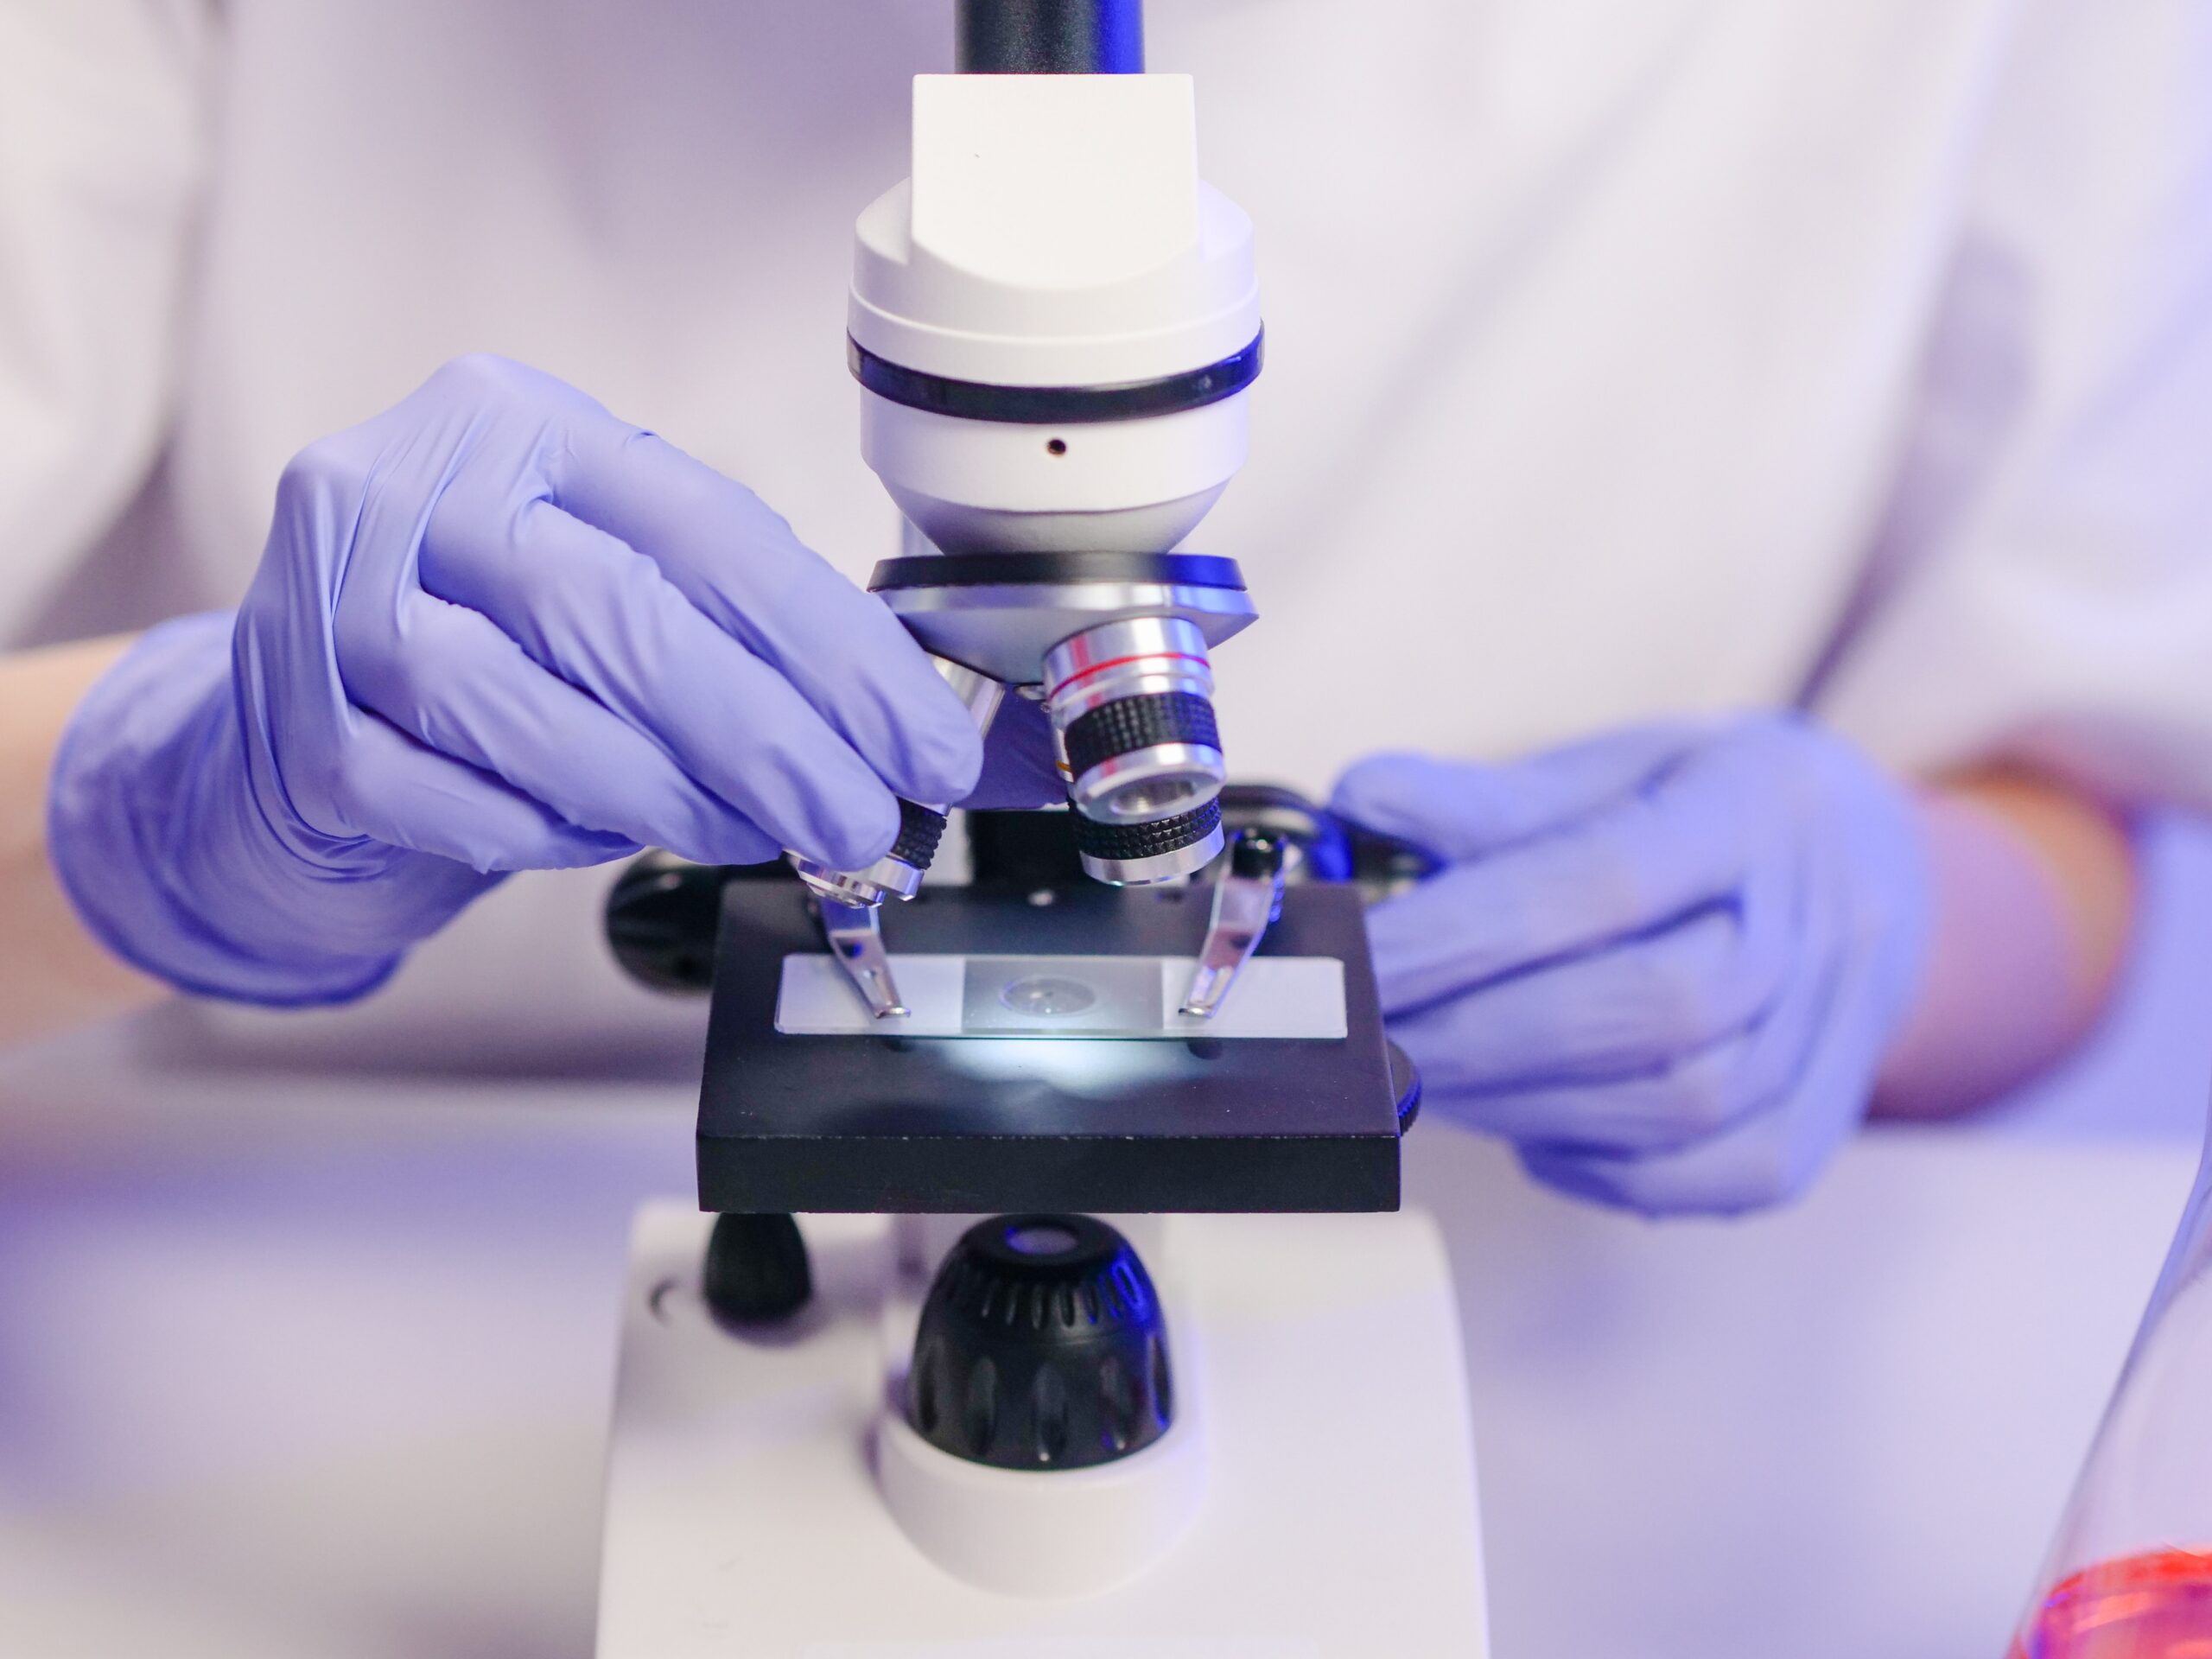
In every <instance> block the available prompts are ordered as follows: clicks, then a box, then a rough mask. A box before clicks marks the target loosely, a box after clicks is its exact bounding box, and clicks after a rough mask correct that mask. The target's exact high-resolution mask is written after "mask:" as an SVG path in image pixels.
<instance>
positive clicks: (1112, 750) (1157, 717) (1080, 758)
mask: <svg viewBox="0 0 2212 1659" xmlns="http://www.w3.org/2000/svg"><path fill="white" fill-rule="evenodd" d="M1045 685H1046V702H1047V705H1048V707H1049V708H1050V709H1051V711H1052V727H1053V729H1054V730H1055V731H1056V732H1057V733H1058V734H1059V740H1060V744H1061V747H1062V750H1063V752H1064V753H1065V757H1066V760H1067V764H1068V777H1069V785H1068V798H1069V799H1070V800H1071V801H1072V802H1073V803H1074V804H1075V809H1076V810H1077V812H1078V813H1079V814H1081V815H1082V816H1083V817H1087V818H1090V819H1091V820H1092V821H1093V822H1095V823H1106V824H1147V823H1156V822H1158V821H1159V820H1160V819H1163V818H1171V817H1181V816H1183V815H1185V814H1188V813H1191V812H1193V811H1195V810H1198V808H1200V807H1202V806H1204V805H1205V804H1206V803H1207V802H1209V801H1211V800H1212V799H1213V798H1214V797H1215V796H1216V795H1217V794H1219V793H1220V791H1221V785H1222V781H1223V779H1224V776H1225V763H1224V760H1223V759H1222V752H1221V734H1220V732H1219V730H1218V729H1217V727H1216V724H1215V721H1214V712H1213V667H1212V664H1211V663H1210V662H1209V661H1208V660H1207V658H1206V642H1205V635H1204V634H1202V633H1200V632H1198V627H1197V626H1196V625H1194V624H1192V623H1190V622H1187V621H1185V620H1182V619H1181V618H1179V617H1172V616H1143V617H1131V618H1127V619H1124V620H1121V621H1118V622H1107V623H1102V624H1101V625H1100V626H1097V627H1095V628H1087V629H1085V630H1084V632H1081V633H1078V634H1076V635H1074V636H1073V637H1072V638H1070V639H1064V640H1062V641H1061V642H1060V643H1059V644H1058V645H1055V646H1054V647H1053V648H1052V651H1051V652H1048V653H1047V654H1046V658H1045Z"/></svg>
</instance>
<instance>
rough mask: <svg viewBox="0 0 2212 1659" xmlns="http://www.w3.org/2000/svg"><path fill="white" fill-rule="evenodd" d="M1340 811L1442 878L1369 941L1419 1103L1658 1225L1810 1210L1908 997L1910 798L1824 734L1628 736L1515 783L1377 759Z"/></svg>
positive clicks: (1536, 767)
mask: <svg viewBox="0 0 2212 1659" xmlns="http://www.w3.org/2000/svg"><path fill="white" fill-rule="evenodd" d="M1335 806H1336V810H1338V812H1339V813H1341V814H1342V815H1343V816H1344V817H1347V818H1349V819H1351V820H1352V821H1353V822H1355V823H1360V824H1363V825H1365V826H1367V827H1369V828H1370V829H1377V830H1381V831H1383V832H1384V833H1386V834H1389V835H1393V836H1398V837H1400V838H1402V839H1403V840H1407V841H1410V842H1414V843H1415V844H1417V845H1419V846H1421V847H1425V848H1427V849H1429V850H1430V851H1432V852H1433V853H1434V854H1436V855H1438V856H1440V858H1442V859H1444V860H1446V861H1447V868H1445V869H1444V870H1442V871H1441V872H1440V874H1437V875H1435V876H1433V877H1432V878H1431V879H1429V880H1427V881H1424V882H1423V883H1421V885H1420V886H1419V887H1416V888H1414V889H1413V890H1412V891H1410V892H1408V893H1403V894H1402V895H1400V896H1398V897H1396V898H1394V899H1389V900H1387V901H1385V902H1384V903H1383V904H1380V905H1378V906H1376V908H1375V909H1374V911H1373V912H1371V914H1370V921H1369V931H1370V936H1371V938H1372V941H1373V944H1374V950H1375V958H1376V971H1377V973H1378V975H1379V976H1380V980H1381V985H1382V994H1383V1010H1384V1013H1385V1014H1386V1015H1387V1016H1388V1019H1389V1028H1390V1032H1391V1034H1392V1036H1393V1037H1395V1039H1396V1040H1397V1041H1398V1042H1399V1043H1400V1044H1401V1045H1402V1046H1404V1048H1405V1049H1406V1052H1408V1054H1410V1055H1411V1056H1412V1057H1413V1058H1414V1061H1415V1062H1416V1063H1417V1064H1418V1065H1420V1067H1421V1076H1422V1079H1423V1082H1424V1085H1425V1089H1424V1093H1425V1098H1427V1100H1428V1101H1430V1102H1431V1103H1433V1104H1435V1105H1437V1106H1439V1107H1440V1108H1442V1109H1444V1110H1446V1112H1448V1113H1450V1114H1452V1116H1457V1117H1459V1118H1460V1119H1461V1120H1463V1121H1465V1122H1467V1123H1469V1124H1471V1125H1473V1126H1475V1127H1477V1128H1483V1129H1487V1130H1490V1131H1491V1132H1493V1133H1496V1134H1497V1135H1503V1136H1504V1137H1506V1138H1507V1139H1509V1140H1510V1141H1514V1142H1515V1143H1516V1146H1517V1147H1518V1149H1519V1151H1520V1154H1521V1157H1522V1162H1523V1163H1524V1164H1525V1165H1526V1166H1527V1167H1528V1168H1529V1172H1530V1173H1532V1174H1534V1175H1535V1176H1536V1177H1537V1178H1538V1179H1541V1180H1543V1181H1546V1182H1548V1183H1549V1184H1551V1185H1554V1186H1558V1187H1561V1188H1564V1189H1565V1190H1567V1191H1568V1192H1574V1193H1578V1194H1580V1195H1582V1196H1584V1197H1586V1198H1596V1199H1599V1200H1601V1201H1603V1202H1605V1203H1609V1204H1616V1205H1625V1206H1627V1207H1630V1208H1632V1209H1636V1210H1639V1211H1644V1212H1646V1213H1649V1214H1654V1215H1656V1214H1664V1213H1670V1212H1681V1211H1741V1210H1746V1209H1751V1208H1753V1207H1756V1206H1758V1205H1766V1204H1771V1203H1775V1202H1777V1201H1780V1200H1782V1199H1784V1198H1789V1197H1792V1196H1794V1195H1796V1193H1798V1192H1800V1191H1802V1189H1803V1187H1804V1186H1805V1185H1806V1184H1807V1183H1808V1181H1809V1180H1810V1179H1811V1178H1812V1176H1813V1175H1814V1173H1815V1172H1816V1171H1817V1170H1818V1168H1819V1167H1820V1166H1821V1163H1822V1162H1823V1161H1824V1160H1826V1159H1827V1156H1828V1155H1829V1154H1830V1153H1831V1152H1833V1151H1834V1148H1835V1147H1837V1146H1838V1145H1839V1144H1840V1142H1841V1141H1843V1140H1844V1139H1845V1137H1846V1136H1847V1135H1849V1134H1850V1133H1851V1131H1852V1129H1853V1128H1854V1127H1855V1126H1856V1125H1857V1123H1858V1122H1859V1118H1860V1116H1862V1114H1863V1113H1864V1111H1865V1109H1866V1102H1867V1096H1868V1094H1869V1091H1870V1089H1871V1086H1872V1081H1873V1077H1874V1074H1875V1070H1876V1067H1877V1065H1878V1062H1879V1061H1880V1059H1881V1057H1882V1054H1883V1052H1884V1050H1885V1047H1886V1046H1887V1045H1888V1042H1889V1040H1890V1038H1891V1035H1892V1033H1894V1031H1895V1029H1896V1027H1897V1025H1898V1023H1899V1020H1900V1018H1901V1016H1902V1015H1903V1014H1904V1010H1905V1008H1906V1007H1907V1005H1908V1004H1909V1002H1910V1000H1911V998H1912V996H1913V995H1914V993H1915V991H1916V988H1917V984H1918V980H1919V976H1920V972H1921V969H1922V965H1923V958H1924V957H1925V955H1926V953H1927V941H1928V937H1929V911H1930V894H1929V874H1928V870H1927V868H1926V859H1925V854H1924V851H1923V845H1922V840H1921V834H1920V831H1919V829H1918V827H1917V823H1916V812H1915V808H1914V806H1913V804H1912V801H1911V799H1910V797H1909V795H1908V794H1907V793H1906V792H1905V791H1904V789H1903V788H1901V787H1900V786H1899V785H1897V784H1895V783H1893V782H1892V781H1891V780H1890V779H1888V778H1887V777H1885V775H1884V774H1883V773H1882V772H1880V771H1878V769H1877V768H1876V767H1875V766H1873V765H1872V763H1870V762H1869V761H1867V760H1865V759H1864V758H1863V757H1861V756H1860V755H1859V753H1857V752H1856V751H1855V750H1853V749H1852V748H1851V747H1848V746H1847V745H1846V744H1845V743H1843V742H1842V741H1840V740H1838V739H1836V738H1834V737H1833V736H1831V735H1830V734H1827V733H1826V732H1823V731H1822V730H1821V729H1820V728H1818V727H1816V726H1814V725H1812V724H1811V723H1809V722H1808V721H1803V720H1800V719H1796V718H1791V717H1786V716H1758V717H1752V718H1746V719H1740V720H1736V721H1729V722H1726V723H1713V724H1689V723H1683V724H1677V725H1669V726H1656V727H1650V728H1638V729H1635V730H1630V731H1625V732H1622V733H1618V734H1613V735H1611V736H1606V737H1601V738H1599V739H1597V740H1595V741H1591V742H1586V743H1582V744H1578V745H1575V746H1573V747H1568V748H1565V749H1561V750H1558V751H1555V752H1554V753H1548V754H1544V755H1541V756H1539V757H1537V758H1535V759H1534V760H1527V761H1524V762H1522V763H1520V764H1517V765H1510V766H1458V765H1450V764H1446V763H1445V762H1442V761H1437V760H1424V759H1420V758H1417V757H1413V756H1397V755H1385V756H1381V757H1377V758H1375V759H1371V760H1365V761H1363V762H1361V763H1360V764H1359V765H1357V766H1354V767H1353V768H1352V769H1351V772H1348V773H1347V774H1346V775H1345V776H1344V779H1343V780H1342V781H1341V783H1340V784H1339V785H1338V789H1337V794H1336V802H1335Z"/></svg>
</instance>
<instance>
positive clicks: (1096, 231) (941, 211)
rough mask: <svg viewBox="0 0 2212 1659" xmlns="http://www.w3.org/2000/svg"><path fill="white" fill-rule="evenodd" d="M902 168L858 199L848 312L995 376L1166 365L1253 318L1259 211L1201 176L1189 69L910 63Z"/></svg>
mask: <svg viewBox="0 0 2212 1659" xmlns="http://www.w3.org/2000/svg"><path fill="white" fill-rule="evenodd" d="M913 144H914V149H913V176H912V179H911V180H909V181H907V182H906V183H904V184H900V185H899V186H897V187H895V188H893V189H892V190H891V191H889V192H888V193H887V194H885V195H883V196H882V197H880V198H879V199H878V200H876V201H875V202H874V203H873V204H872V205H871V206H870V207H868V210H867V211H866V212H865V213H862V214H861V219H860V224H859V226H858V231H857V236H856V246H855V251H854V261H853V287H852V300H851V307H850V315H849V323H848V326H849V328H850V330H851V332H852V336H853V339H854V340H855V341H857V342H858V343H859V344H860V345H861V346H862V347H863V348H865V349H866V350H868V351H870V352H873V353H875V354H876V355H877V356H879V357H881V358H884V359H887V360H889V361H890V362H893V363H896V364H898V365H900V366H902V367H905V368H909V369H914V370H918V371H919V372H923V373H925V374H934V375H941V376H944V377H946V378H950V379H955V380H973V381H981V382H983V383H985V384H988V385H1002V386H1096V385H1118V384H1121V383H1123V382H1128V381H1134V380H1151V379H1158V378H1161V377H1162V376H1166V375H1172V374H1179V373H1183V372H1186V371H1189V370H1192V369H1200V368H1204V367H1205V366H1206V365H1208V364H1211V363H1217V362H1220V361H1221V360H1222V359H1224V358H1228V357H1231V356H1234V355H1235V354H1236V353H1238V352H1240V351H1242V350H1243V348H1244V347H1245V346H1249V344H1251V341H1252V338H1253V336H1254V335H1255V334H1258V333H1259V332H1260V296H1259V286H1258V282H1257V279H1256V277H1255V274H1254V268H1253V262H1252V221H1251V220H1250V219H1248V218H1247V217H1246V216H1245V215H1244V213H1243V211H1242V210H1241V209H1240V208H1238V207H1236V204H1235V203H1233V202H1231V201H1230V200H1228V199H1227V198H1226V197H1224V196H1223V195H1221V194H1218V193H1217V192H1216V191H1214V190H1212V189H1211V188H1209V187H1207V186H1206V185H1205V184H1204V183H1202V182H1201V181H1199V178H1198V142H1197V118H1196V115H1195V112H1194V109H1193V105H1192V87H1191V78H1190V77H1189V76H1188V75H919V76H917V77H916V78H915V80H914V137H913Z"/></svg>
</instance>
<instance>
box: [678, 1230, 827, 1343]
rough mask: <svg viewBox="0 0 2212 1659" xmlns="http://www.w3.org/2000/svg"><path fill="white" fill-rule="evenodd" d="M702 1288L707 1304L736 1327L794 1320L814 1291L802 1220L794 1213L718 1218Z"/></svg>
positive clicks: (708, 1247) (708, 1244) (710, 1239)
mask: <svg viewBox="0 0 2212 1659" xmlns="http://www.w3.org/2000/svg"><path fill="white" fill-rule="evenodd" d="M701 1288H702V1290H703V1291H704V1293H705V1294H706V1298H707V1306H709V1307H711V1308H712V1309H714V1311H715V1313H716V1315H718V1316H719V1317H720V1318H721V1319H727V1320H728V1321H729V1322H730V1323H731V1324H732V1325H769V1324H772V1323H774V1322H775V1321H776V1320H778V1319H789V1318H790V1317H791V1315H792V1314H794V1313H798V1311H799V1309H801V1308H802V1307H804V1306H806V1304H807V1301H808V1300H809V1299H810V1297H812V1295H813V1294H814V1274H813V1270H812V1269H811V1268H809V1267H808V1266H807V1261H806V1241H805V1240H804V1239H803V1238H801V1237H800V1236H799V1232H798V1222H797V1221H795V1220H794V1219H792V1217H789V1216H721V1217H717V1218H716V1220H715V1230H714V1233H713V1236H711V1237H709V1239H708V1241H707V1268H706V1273H705V1275H704V1280H703V1282H702V1286H701Z"/></svg>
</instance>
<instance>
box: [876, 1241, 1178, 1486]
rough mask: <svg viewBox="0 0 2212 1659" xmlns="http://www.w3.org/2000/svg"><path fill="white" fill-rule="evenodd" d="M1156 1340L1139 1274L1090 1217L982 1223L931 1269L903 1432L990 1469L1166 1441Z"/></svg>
mask: <svg viewBox="0 0 2212 1659" xmlns="http://www.w3.org/2000/svg"><path fill="white" fill-rule="evenodd" d="M1174 1409H1175V1395H1174V1383H1173V1376H1172V1375H1171V1373H1170V1370H1169V1366H1168V1358H1167V1332H1166V1326H1165V1325H1164V1323H1163V1322H1162V1320H1161V1318H1160V1300H1159V1298H1158V1296H1157V1295H1156V1294H1154V1290H1153V1287H1152V1279H1151V1277H1150V1275H1148V1274H1147V1273H1146V1272H1145V1270H1144V1263H1143V1262H1140V1261H1139V1260H1138V1259H1137V1255H1136V1252H1135V1250H1133V1249H1130V1248H1129V1244H1128V1240H1127V1239H1125V1238H1123V1237H1122V1236H1121V1234H1119V1233H1117V1232H1116V1231H1115V1230H1113V1229H1112V1228H1111V1227H1109V1226H1108V1225H1107V1224H1105V1223H1104V1222H1103V1221H1099V1220H1097V1219H1096V1218H1095V1217H1090V1216H1042V1215H1038V1216H996V1217H993V1218H992V1219H990V1220H988V1221H986V1222H981V1223H979V1224H976V1226H974V1227H971V1228H969V1230H968V1231H967V1232H966V1233H965V1234H963V1236H962V1237H961V1240H960V1243H958V1244H957V1245H955V1246H954V1247H953V1250H952V1253H951V1254H950V1255H948V1256H947V1257H946V1258H945V1260H944V1266H942V1267H941V1268H938V1275H937V1280H936V1282H935V1283H934V1284H932V1285H931V1287H930V1294H929V1300H928V1301H927V1302H925V1304H924V1305H923V1307H922V1319H921V1326H920V1329H919V1330H918V1332H916V1335H915V1338H914V1364H913V1370H912V1371H911V1372H910V1373H909V1374H908V1376H907V1379H906V1421H908V1422H910V1423H912V1425H913V1427H914V1429H915V1432H916V1433H919V1434H920V1435H921V1436H922V1438H923V1439H925V1440H928V1441H929V1442H930V1443H931V1445H932V1446H938V1447H939V1448H941V1449H942V1450H944V1451H946V1452H950V1453H952V1455H953V1456H955V1457H957V1458H964V1459H967V1460H968V1461H969V1462H970V1463H982V1464H989V1465H993V1466H994V1467H996V1468H1001V1469H1082V1468H1088V1467H1091V1466H1094V1465H1098V1464H1103V1463H1112V1462H1114V1461H1116V1459H1121V1458H1125V1457H1127V1456H1128V1455H1129V1454H1130V1453H1131V1452H1139V1451H1141V1450H1142V1449H1143V1448H1144V1447H1146V1446H1149V1445H1151V1444H1152V1443H1153V1442H1154V1440H1158V1439H1159V1438H1160V1436H1161V1435H1162V1434H1163V1433H1166V1431H1167V1427H1168V1425H1169V1423H1171V1422H1172V1421H1173V1418H1174Z"/></svg>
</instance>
